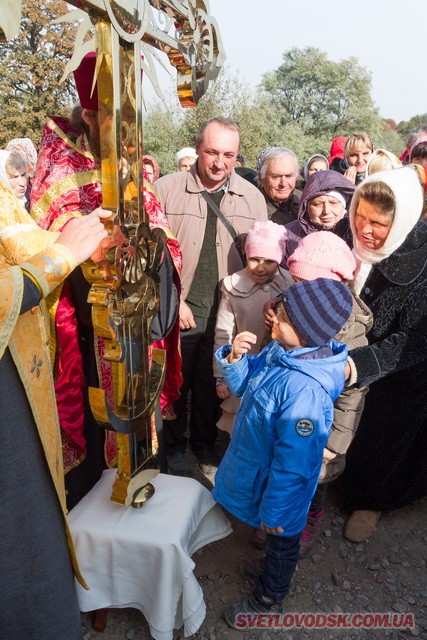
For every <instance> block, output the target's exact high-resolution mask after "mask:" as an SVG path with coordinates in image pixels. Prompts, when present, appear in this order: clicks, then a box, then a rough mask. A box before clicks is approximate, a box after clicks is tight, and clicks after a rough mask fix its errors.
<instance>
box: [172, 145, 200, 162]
mask: <svg viewBox="0 0 427 640" xmlns="http://www.w3.org/2000/svg"><path fill="white" fill-rule="evenodd" d="M183 158H194V159H195V160H197V153H196V150H195V149H193V148H192V147H184V148H183V149H181V150H180V151H178V153H177V154H176V156H175V162H176V166H178V164H179V161H180V160H182V159H183Z"/></svg>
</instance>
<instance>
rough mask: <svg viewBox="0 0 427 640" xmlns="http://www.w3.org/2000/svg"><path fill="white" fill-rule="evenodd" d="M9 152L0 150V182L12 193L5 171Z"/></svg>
mask: <svg viewBox="0 0 427 640" xmlns="http://www.w3.org/2000/svg"><path fill="white" fill-rule="evenodd" d="M9 156H10V151H6V150H5V149H0V180H1V181H2V182H3V184H4V185H5V186H6V188H7V189H9V191H12V189H11V188H10V184H9V178H8V175H7V171H6V163H7V161H8V160H9Z"/></svg>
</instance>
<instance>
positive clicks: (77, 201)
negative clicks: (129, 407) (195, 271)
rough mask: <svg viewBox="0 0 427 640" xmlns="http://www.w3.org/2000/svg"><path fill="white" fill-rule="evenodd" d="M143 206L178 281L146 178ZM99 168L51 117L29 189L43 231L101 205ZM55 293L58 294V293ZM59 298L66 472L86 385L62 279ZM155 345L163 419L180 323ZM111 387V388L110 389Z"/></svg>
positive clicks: (176, 370)
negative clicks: (163, 354)
mask: <svg viewBox="0 0 427 640" xmlns="http://www.w3.org/2000/svg"><path fill="white" fill-rule="evenodd" d="M143 192H144V205H145V209H146V211H147V213H148V216H149V223H150V226H151V227H161V228H162V229H163V230H164V231H165V233H166V234H167V236H168V239H167V246H168V248H169V251H170V254H171V256H172V259H173V262H174V265H175V269H176V281H177V282H179V274H180V272H181V266H182V255H181V250H180V247H179V244H178V241H177V240H176V238H175V237H174V236H173V235H172V233H171V231H170V229H169V225H168V222H167V218H166V216H165V214H164V213H163V211H162V208H161V205H160V202H159V200H158V198H157V196H156V194H155V192H154V190H153V187H152V185H151V184H150V183H149V182H148V180H144V187H143ZM101 202H102V194H101V171H100V167H99V162H97V160H96V159H95V158H94V156H93V154H92V152H91V150H90V145H89V141H88V139H87V137H86V135H85V134H80V135H79V134H78V133H77V132H76V131H73V129H72V128H71V126H70V123H69V121H68V119H66V118H50V119H49V120H48V121H47V123H46V126H45V128H44V130H43V134H42V141H41V147H40V153H39V158H38V162H37V169H36V176H35V181H34V184H33V187H32V192H31V215H32V216H33V217H34V218H35V220H36V221H37V223H38V224H39V226H40V227H42V228H43V229H51V230H61V229H62V228H63V227H64V225H65V224H66V223H67V222H68V221H69V220H70V219H71V218H74V217H76V216H80V215H82V214H87V213H90V212H91V211H93V209H96V208H97V207H99V206H101ZM58 296H59V297H58ZM58 296H57V299H56V300H54V299H52V300H51V301H50V307H51V315H52V317H54V324H55V336H56V343H55V344H54V346H53V352H54V362H55V368H54V373H55V391H56V396H57V403H58V414H59V422H60V426H61V430H62V440H63V454H64V465H65V470H66V471H68V470H70V469H72V468H73V467H75V466H76V465H78V464H79V462H81V461H82V460H83V459H84V457H85V452H86V443H85V439H84V437H83V428H84V404H83V398H84V395H83V389H84V385H85V376H84V366H83V359H82V354H81V352H80V350H79V347H78V324H77V317H76V309H75V303H74V302H73V299H72V295H71V290H70V287H69V285H68V283H67V282H65V284H64V286H63V287H62V290H61V291H60V294H58ZM153 346H154V347H158V348H163V349H166V351H167V368H166V379H165V384H164V387H163V391H162V394H161V396H160V407H161V410H162V415H163V417H164V418H165V419H168V418H171V417H173V403H174V402H175V401H176V400H177V398H178V397H179V387H180V386H181V384H182V378H181V357H180V353H179V322H178V321H177V322H176V323H175V326H174V328H173V330H172V331H171V333H170V334H169V335H168V336H167V338H166V339H164V340H161V341H156V342H154V344H153ZM103 349H104V345H103V341H102V340H101V339H99V338H98V339H95V351H96V357H97V364H98V371H99V373H100V377H101V379H102V386H103V388H104V390H105V391H106V393H107V394H108V393H109V392H111V373H110V367H109V364H108V363H106V362H105V361H104V360H103V358H102V354H103ZM109 390H110V391H109ZM105 454H106V461H107V464H109V465H110V466H113V465H114V463H115V455H116V446H115V434H114V433H113V432H110V431H106V446H105Z"/></svg>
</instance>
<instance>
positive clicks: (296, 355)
mask: <svg viewBox="0 0 427 640" xmlns="http://www.w3.org/2000/svg"><path fill="white" fill-rule="evenodd" d="M352 304H353V303H352V295H351V293H350V290H349V289H348V287H347V286H346V285H344V284H343V283H342V282H337V281H335V280H328V279H325V278H318V279H317V280H310V281H304V282H298V283H297V284H294V285H292V286H291V287H289V288H288V289H286V291H284V293H283V294H282V297H281V302H280V303H279V305H278V306H277V310H276V318H277V320H276V324H275V325H274V327H273V330H272V337H273V341H272V342H271V343H270V344H269V345H268V346H267V347H266V348H265V349H263V351H262V352H261V353H260V354H259V355H256V356H251V355H249V356H248V355H246V354H247V352H248V351H250V349H251V346H252V345H253V344H255V342H256V336H255V335H254V334H252V333H250V332H248V331H244V332H243V333H240V334H238V335H237V336H236V338H235V339H234V342H233V344H232V345H227V346H224V347H221V348H220V349H218V351H217V352H216V358H217V360H218V363H219V365H220V367H221V370H222V373H223V376H224V379H225V382H226V384H227V386H228V388H229V389H230V391H231V392H232V393H234V394H235V395H236V396H239V397H241V398H242V401H241V406H240V409H239V413H238V414H237V420H236V424H235V427H234V431H233V435H232V438H231V442H230V445H229V447H228V449H227V451H226V453H225V456H224V458H223V460H222V462H221V464H220V466H219V468H218V471H217V473H216V477H215V487H214V489H213V493H212V494H213V497H214V498H215V500H217V502H219V503H220V504H221V505H223V507H224V508H225V509H227V510H228V511H230V513H232V514H233V515H234V516H236V517H237V518H239V520H242V521H243V522H246V523H248V524H249V525H251V526H252V527H259V526H261V528H262V529H264V531H265V532H266V551H267V553H266V557H265V559H264V560H263V561H261V562H260V561H259V560H258V561H255V562H254V563H252V564H250V565H248V566H247V567H246V568H245V570H244V575H245V577H247V578H248V579H254V580H255V589H254V591H253V593H252V594H251V595H250V597H249V598H247V599H246V600H244V601H243V602H239V603H237V604H234V605H231V606H229V607H228V608H227V609H226V611H225V614H224V617H225V620H226V621H227V623H228V624H229V625H230V626H231V627H233V628H235V629H239V630H243V629H244V627H245V615H246V614H250V616H253V615H254V614H258V613H259V614H265V613H267V612H270V611H278V610H280V609H281V605H282V601H283V599H284V598H285V596H286V594H287V593H288V591H289V587H290V583H291V579H292V576H293V573H294V571H295V566H296V563H297V560H298V553H299V537H300V534H301V531H302V530H303V529H304V526H305V523H306V520H307V512H308V508H309V506H310V502H311V499H312V497H313V494H314V491H315V489H316V485H317V480H318V477H319V472H320V467H321V464H322V456H323V449H324V447H325V445H326V442H327V440H328V436H329V431H330V428H331V425H332V420H333V415H334V407H333V403H334V400H336V398H338V396H339V395H340V393H341V392H342V390H343V389H344V382H345V378H344V368H345V364H346V361H347V347H346V345H344V344H342V343H340V342H335V341H333V340H332V337H333V336H335V335H336V334H337V333H338V331H339V330H340V329H341V328H342V327H343V325H344V324H345V323H346V321H347V320H348V318H349V316H350V313H351V310H352Z"/></svg>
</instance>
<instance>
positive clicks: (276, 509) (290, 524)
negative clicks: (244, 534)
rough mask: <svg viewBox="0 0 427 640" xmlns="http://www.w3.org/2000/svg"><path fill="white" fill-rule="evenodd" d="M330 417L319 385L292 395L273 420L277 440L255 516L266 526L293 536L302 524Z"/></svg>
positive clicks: (327, 401)
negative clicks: (257, 512)
mask: <svg viewBox="0 0 427 640" xmlns="http://www.w3.org/2000/svg"><path fill="white" fill-rule="evenodd" d="M332 419H333V403H332V401H331V399H330V397H329V396H328V395H327V394H326V393H324V392H323V391H322V390H321V389H320V388H312V387H308V388H305V389H303V390H302V391H299V392H298V394H294V395H292V396H291V397H290V398H289V399H288V400H287V401H286V404H285V405H284V406H282V407H281V410H280V411H279V412H278V416H277V420H276V431H277V440H276V444H275V446H274V458H273V462H272V465H271V470H270V474H269V478H268V482H267V486H266V489H265V491H264V493H263V497H262V500H261V504H260V510H259V517H260V521H261V522H264V524H266V525H267V526H268V527H272V528H274V527H282V528H283V529H284V535H289V536H290V535H296V534H297V533H298V532H299V531H302V529H303V528H304V525H305V521H306V516H307V511H308V508H309V505H310V502H311V499H312V497H313V495H314V491H315V489H316V486H317V480H318V477H319V472H320V466H321V463H322V457H323V449H324V447H325V445H326V443H327V440H328V436H329V431H330V428H331V424H332Z"/></svg>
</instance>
